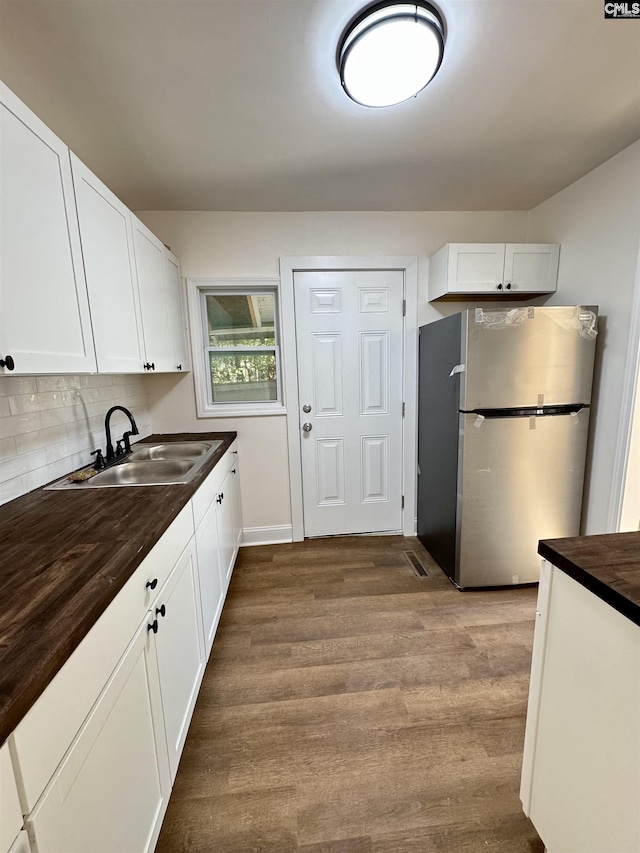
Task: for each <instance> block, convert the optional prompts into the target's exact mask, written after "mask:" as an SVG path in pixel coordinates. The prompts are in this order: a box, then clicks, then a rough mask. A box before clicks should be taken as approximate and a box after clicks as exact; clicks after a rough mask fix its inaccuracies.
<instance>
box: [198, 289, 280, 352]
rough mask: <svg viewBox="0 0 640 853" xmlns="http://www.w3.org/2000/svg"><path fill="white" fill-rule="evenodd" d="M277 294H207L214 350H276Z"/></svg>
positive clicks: (210, 334)
mask: <svg viewBox="0 0 640 853" xmlns="http://www.w3.org/2000/svg"><path fill="white" fill-rule="evenodd" d="M275 302H276V300H275V294H274V293H253V294H250V293H243V294H240V293H230V294H219V295H218V294H216V295H213V294H207V296H206V306H207V330H208V335H209V340H208V341H207V343H208V345H209V346H212V347H227V346H229V347H237V346H241V347H265V346H266V347H271V346H275V343H276V341H275V325H274V324H275Z"/></svg>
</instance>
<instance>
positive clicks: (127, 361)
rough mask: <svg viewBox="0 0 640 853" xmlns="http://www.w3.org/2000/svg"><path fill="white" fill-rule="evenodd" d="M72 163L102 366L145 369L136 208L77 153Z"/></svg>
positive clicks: (120, 370) (111, 369) (119, 369)
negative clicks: (133, 216)
mask: <svg viewBox="0 0 640 853" xmlns="http://www.w3.org/2000/svg"><path fill="white" fill-rule="evenodd" d="M71 167H72V171H73V181H74V188H75V193H76V204H77V208H78V220H79V223H80V238H81V241H82V254H83V258H84V267H85V275H86V278H87V288H88V290H89V304H90V306H91V320H92V324H93V336H94V341H95V347H96V357H97V360H98V370H99V371H100V372H101V373H136V372H142V370H143V367H142V364H143V361H144V358H143V356H144V346H143V338H142V326H141V322H140V306H139V303H138V293H137V287H136V282H135V259H134V255H133V231H132V228H131V213H130V211H129V209H128V208H126V207H125V206H124V204H122V202H121V201H120V200H119V199H118V198H116V196H114V194H113V193H112V192H111V190H109V189H108V188H107V187H106V186H105V185H104V184H103V183H102V182H101V181H100V180H99V179H98V178H97V177H96V176H95V175H94V174H93V173H92V172H91V171H89V169H87V167H86V166H85V165H84V164H83V163H81V161H80V160H78V158H77V157H76V156H75V154H71Z"/></svg>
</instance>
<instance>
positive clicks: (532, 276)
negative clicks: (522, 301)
mask: <svg viewBox="0 0 640 853" xmlns="http://www.w3.org/2000/svg"><path fill="white" fill-rule="evenodd" d="M559 255H560V246H559V245H558V244H557V243H449V244H448V245H446V246H444V247H443V248H442V249H440V251H439V252H436V254H435V255H433V256H432V257H431V259H430V261H429V301H433V300H435V299H446V298H451V299H455V298H459V297H462V296H470V297H473V296H487V295H492V296H495V295H501V296H509V295H517V296H526V295H528V294H529V295H530V294H536V293H553V292H554V291H555V289H556V283H557V279H558V260H559Z"/></svg>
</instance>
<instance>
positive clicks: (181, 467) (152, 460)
mask: <svg viewBox="0 0 640 853" xmlns="http://www.w3.org/2000/svg"><path fill="white" fill-rule="evenodd" d="M221 444H222V441H174V442H166V443H164V444H139V445H137V446H136V448H135V449H134V451H133V453H131V455H130V456H127V458H126V459H123V460H122V462H118V463H117V464H116V465H113V466H112V467H111V468H107V469H106V471H100V473H99V474H95V475H94V476H93V477H91V478H90V479H88V480H85V481H84V482H81V483H77V482H70V481H69V479H68V478H67V477H63V478H62V479H61V480H58V481H57V482H55V483H52V484H51V485H50V486H46V487H45V488H46V489H47V490H51V489H56V490H57V489H74V490H78V489H84V490H86V491H88V490H90V489H103V488H113V487H116V486H161V485H163V486H166V485H172V484H176V485H179V484H184V483H188V482H189V481H190V480H192V479H193V478H194V477H195V475H196V474H197V473H198V471H199V470H200V468H202V466H203V465H204V464H205V462H206V461H207V460H208V459H209V458H210V457H211V456H212V455H213V453H215V451H216V450H217V449H218V448H219V447H220V445H221Z"/></svg>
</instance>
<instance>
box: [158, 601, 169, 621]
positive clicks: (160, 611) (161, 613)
mask: <svg viewBox="0 0 640 853" xmlns="http://www.w3.org/2000/svg"><path fill="white" fill-rule="evenodd" d="M158 613H159V614H160V616H162V618H163V619H164V617H165V615H166V613H167V608H166V607H165V606H164V604H163V605H162V606H161V607H156V616H157V615H158Z"/></svg>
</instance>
